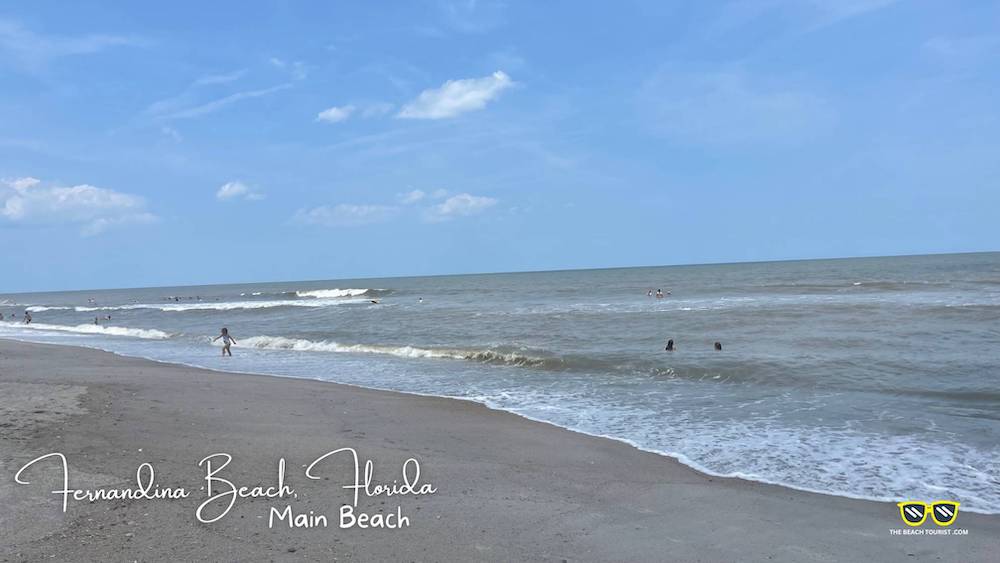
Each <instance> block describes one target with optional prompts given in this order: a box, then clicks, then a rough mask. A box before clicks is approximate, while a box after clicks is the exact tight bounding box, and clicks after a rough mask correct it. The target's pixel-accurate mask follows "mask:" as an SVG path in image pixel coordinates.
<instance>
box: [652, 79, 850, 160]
mask: <svg viewBox="0 0 1000 563" xmlns="http://www.w3.org/2000/svg"><path fill="white" fill-rule="evenodd" d="M639 110H640V114H641V119H643V121H644V122H646V123H648V124H649V125H650V126H652V127H653V128H654V130H655V131H657V132H658V133H660V134H663V135H664V136H666V137H669V138H672V139H674V140H675V141H678V142H682V143H689V144H699V145H734V144H759V143H769V144H779V145H785V144H794V143H797V142H800V141H802V140H804V139H807V138H810V137H812V136H816V135H821V134H823V133H824V132H826V131H827V130H828V129H829V128H830V127H831V126H832V125H833V123H835V121H836V112H835V111H834V109H833V107H832V105H831V104H830V103H828V102H827V100H826V99H824V98H823V97H822V96H820V95H818V94H815V93H813V92H811V91H809V90H808V89H805V88H802V87H797V86H795V85H793V84H783V83H782V82H781V81H777V80H765V79H759V78H756V77H754V76H752V75H750V74H747V73H745V72H741V71H710V72H698V71H680V70H674V69H664V70H661V71H659V72H657V73H656V74H655V75H654V76H653V77H651V78H650V79H649V80H648V81H647V82H646V84H645V85H644V86H643V88H642V90H641V93H640V95H639Z"/></svg>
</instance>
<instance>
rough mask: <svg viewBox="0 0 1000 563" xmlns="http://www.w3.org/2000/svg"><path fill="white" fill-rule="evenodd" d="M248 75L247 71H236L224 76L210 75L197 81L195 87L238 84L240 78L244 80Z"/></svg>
mask: <svg viewBox="0 0 1000 563" xmlns="http://www.w3.org/2000/svg"><path fill="white" fill-rule="evenodd" d="M246 73H247V71H246V69H241V70H234V71H233V72H227V73H224V74H209V75H206V76H202V77H201V78H199V79H197V80H195V81H194V84H193V86H209V85H212V84H228V83H230V82H236V81H237V80H239V79H240V78H243V77H244V76H246Z"/></svg>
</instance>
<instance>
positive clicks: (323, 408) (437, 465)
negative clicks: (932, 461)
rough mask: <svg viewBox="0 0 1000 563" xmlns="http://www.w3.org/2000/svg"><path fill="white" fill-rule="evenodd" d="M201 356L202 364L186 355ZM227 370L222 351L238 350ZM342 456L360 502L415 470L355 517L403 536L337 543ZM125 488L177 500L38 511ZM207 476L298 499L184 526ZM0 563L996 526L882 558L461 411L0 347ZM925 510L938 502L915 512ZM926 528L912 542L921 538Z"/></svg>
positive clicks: (718, 543)
mask: <svg viewBox="0 0 1000 563" xmlns="http://www.w3.org/2000/svg"><path fill="white" fill-rule="evenodd" d="M206 353H207V354H210V353H215V351H214V350H211V349H207V350H206ZM237 353H238V350H237ZM345 446H349V447H353V448H355V449H357V450H358V452H359V454H360V455H361V456H362V458H370V459H372V460H374V464H375V465H374V467H375V480H376V481H381V482H391V481H392V480H393V479H397V480H398V479H400V467H401V466H402V464H403V462H404V461H405V460H406V459H407V458H409V457H413V458H416V459H417V460H419V462H420V469H421V476H420V481H421V482H422V483H425V482H426V483H433V485H434V487H436V489H437V492H436V493H434V494H432V495H425V496H420V497H414V496H401V497H400V496H397V497H388V498H385V497H382V498H371V499H369V498H366V497H365V496H364V495H362V499H361V500H360V502H359V506H358V510H362V511H365V512H368V513H377V512H378V510H379V509H381V510H383V511H384V512H385V513H389V512H392V513H395V512H396V507H397V506H399V507H400V509H399V510H401V511H402V512H403V513H404V514H405V515H406V516H407V517H408V518H409V520H410V525H409V526H408V527H406V528H402V529H397V530H389V529H366V530H363V529H357V528H353V529H347V530H342V529H339V528H338V517H337V515H338V512H337V511H338V508H339V506H340V504H342V503H344V502H348V501H349V500H350V498H349V494H350V493H349V492H347V491H346V490H344V489H342V488H340V487H342V486H343V485H344V484H348V483H349V482H350V481H352V480H353V473H351V472H349V467H348V466H347V465H346V464H345V463H343V462H338V463H337V464H332V465H329V466H325V467H324V468H323V471H321V473H323V474H324V475H325V476H327V477H328V478H329V480H325V479H321V480H318V481H311V480H307V479H305V477H304V467H303V465H304V464H308V463H310V462H311V461H312V460H314V459H315V458H317V457H319V456H320V455H322V454H323V453H326V452H328V451H330V450H334V449H336V448H340V447H345ZM50 452H61V453H63V454H65V455H66V457H67V458H68V460H69V467H70V469H69V473H70V476H69V479H70V488H95V487H119V488H120V487H135V473H136V468H137V467H138V466H139V465H140V464H141V463H143V462H150V463H152V464H153V465H154V466H155V469H156V482H157V484H158V485H161V486H170V487H178V486H184V487H187V488H188V489H189V490H192V491H193V494H192V496H191V497H190V498H187V499H180V500H124V501H106V502H96V503H93V504H90V503H87V502H75V501H72V500H70V502H69V507H68V511H67V512H66V513H65V514H64V513H63V512H62V501H61V499H62V497H61V496H59V495H53V494H52V493H51V492H50V491H52V490H55V489H57V488H59V486H60V485H61V478H62V477H61V476H62V473H61V469H59V467H58V466H57V465H56V463H54V461H53V460H48V461H47V462H40V463H39V464H38V465H36V466H34V467H32V468H31V470H30V471H28V472H26V474H27V475H28V476H27V477H24V478H25V479H27V480H29V481H31V484H30V485H17V484H15V482H14V474H15V472H16V471H17V470H18V469H19V468H20V467H22V466H23V465H24V464H26V463H27V462H29V461H31V460H32V459H34V458H36V457H38V456H41V455H43V454H47V453H50ZM216 452H226V453H229V454H231V455H232V456H233V462H232V464H231V465H230V466H229V467H227V468H226V472H225V476H226V477H227V478H228V479H230V480H231V481H233V482H236V483H237V484H240V485H248V486H254V485H259V484H263V485H271V484H274V483H275V482H276V479H277V463H278V459H279V458H280V457H284V458H286V460H287V464H288V466H287V479H286V480H287V483H288V484H289V485H290V486H291V487H293V488H295V489H296V491H297V492H298V494H299V498H297V499H294V500H291V501H288V500H281V499H252V500H251V499H247V500H240V501H237V502H236V505H235V506H234V508H233V509H232V510H231V512H230V513H229V514H228V515H227V516H226V517H225V518H223V519H221V520H220V521H218V522H215V523H212V524H203V523H200V522H198V521H197V519H196V518H195V511H196V508H197V506H198V504H200V502H201V501H202V500H203V498H204V491H199V490H198V488H199V487H200V486H201V485H202V483H203V481H202V478H203V471H202V469H200V468H199V467H198V462H199V460H201V459H202V458H203V457H205V456H207V455H209V454H212V453H216ZM0 474H2V478H0V506H2V509H0V561H40V560H46V561H133V560H137V561H166V560H178V561H180V560H186V561H235V560H240V561H256V560H262V561H334V560H339V561H522V560H526V561H535V560H545V561H564V560H568V561H630V560H634V561H929V560H945V561H995V560H996V555H997V550H998V548H1000V516H984V515H979V514H972V513H968V512H960V514H959V517H958V520H957V522H956V523H955V524H954V525H953V526H952V528H954V529H956V530H957V529H967V530H968V535H955V534H953V535H949V536H943V535H935V536H928V535H924V536H903V535H892V534H891V532H890V530H897V529H904V528H907V526H905V525H903V523H902V522H901V520H900V518H899V512H898V510H897V508H896V506H895V504H893V503H882V502H870V501H861V500H851V499H845V498H839V497H833V496H827V495H820V494H813V493H806V492H800V491H795V490H791V489H787V488H783V487H779V486H772V485H766V484H760V483H754V482H749V481H743V480H739V479H725V478H717V477H710V476H706V475H704V474H701V473H699V472H697V471H694V470H692V469H690V468H687V467H686V466H684V465H682V464H680V463H677V462H675V461H674V460H672V459H669V458H666V457H663V456H659V455H656V454H652V453H647V452H642V451H639V450H636V449H635V448H632V447H631V446H628V445H626V444H623V443H620V442H616V441H613V440H609V439H603V438H595V437H591V436H586V435H582V434H578V433H574V432H570V431H567V430H563V429H560V428H557V427H554V426H551V425H548V424H543V423H538V422H533V421H530V420H526V419H524V418H521V417H518V416H516V415H512V414H509V413H504V412H498V411H493V410H490V409H488V408H486V407H484V406H481V405H477V404H474V403H470V402H466V401H458V400H451V399H442V398H433V397H421V396H413V395H405V394H399V393H393V392H386V391H375V390H367V389H361V388H356V387H350V386H344V385H337V384H332V383H326V382H319V381H309V380H295V379H282V378H276V377H266V376H253V375H243V374H227V373H219V372H213V371H207V370H201V369H194V368H188V367H183V366H173V365H167V364H160V363H155V362H151V361H146V360H141V359H133V358H124V357H120V356H115V355H113V354H110V353H105V352H100V351H95V350H88V349H82V348H72V347H59V346H48V345H38V344H27V343H20V342H13V341H5V340H0ZM919 500H926V501H930V500H937V499H919ZM286 504H288V505H291V506H293V510H294V511H295V512H296V513H299V512H308V511H309V510H313V511H314V512H315V513H316V514H320V513H322V514H324V515H326V516H327V517H328V519H329V527H327V528H311V529H302V528H300V529H289V528H288V526H287V525H286V524H283V523H280V522H279V523H278V524H277V525H276V526H275V527H274V528H273V529H269V528H268V514H269V510H270V507H272V506H273V507H276V508H279V509H283V508H284V506H285V505H286ZM929 520H930V519H928V522H927V523H925V524H924V526H923V528H922V529H925V530H934V529H937V526H935V525H934V524H933V523H931V522H930V521H929Z"/></svg>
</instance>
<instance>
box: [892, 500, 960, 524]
mask: <svg viewBox="0 0 1000 563" xmlns="http://www.w3.org/2000/svg"><path fill="white" fill-rule="evenodd" d="M958 505H959V503H958V502H955V501H950V500H939V501H937V502H933V503H931V504H927V503H926V502H920V501H916V500H910V501H906V502H900V503H897V506H899V515H900V516H902V517H903V522H906V524H907V525H908V526H919V525H921V524H923V523H924V520H927V513H928V512H930V514H931V518H932V519H934V523H935V524H937V525H938V526H951V525H952V524H954V523H955V519H956V518H958Z"/></svg>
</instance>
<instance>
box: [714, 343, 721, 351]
mask: <svg viewBox="0 0 1000 563" xmlns="http://www.w3.org/2000/svg"><path fill="white" fill-rule="evenodd" d="M715 350H716V351H717V352H721V351H722V343H721V342H716V343H715Z"/></svg>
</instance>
